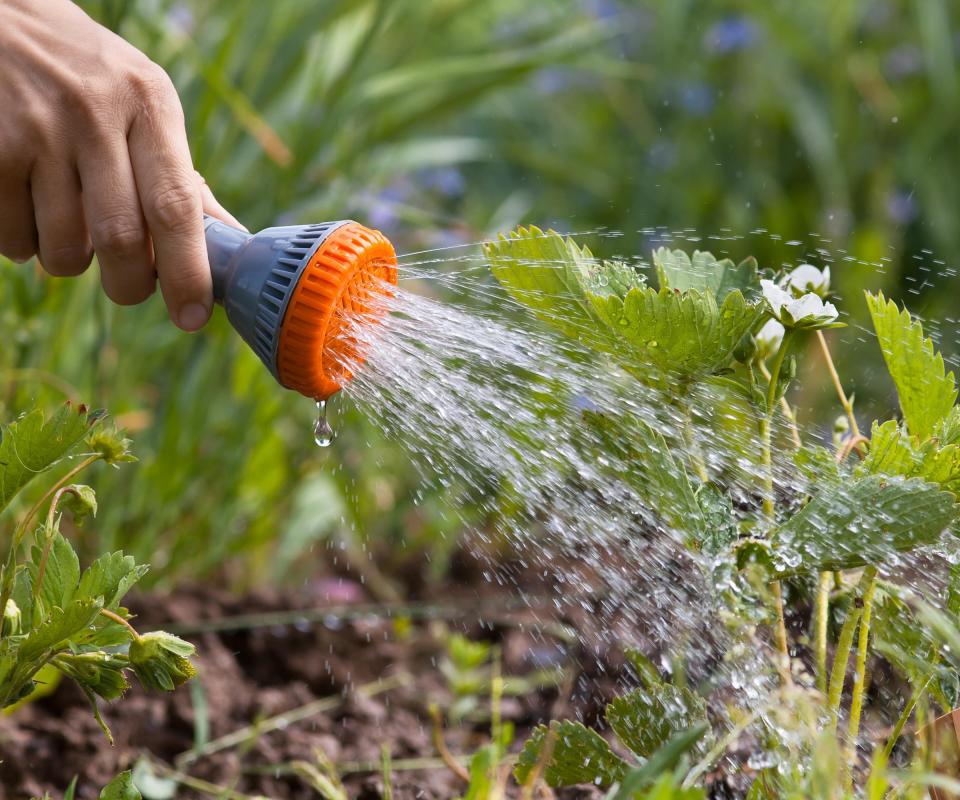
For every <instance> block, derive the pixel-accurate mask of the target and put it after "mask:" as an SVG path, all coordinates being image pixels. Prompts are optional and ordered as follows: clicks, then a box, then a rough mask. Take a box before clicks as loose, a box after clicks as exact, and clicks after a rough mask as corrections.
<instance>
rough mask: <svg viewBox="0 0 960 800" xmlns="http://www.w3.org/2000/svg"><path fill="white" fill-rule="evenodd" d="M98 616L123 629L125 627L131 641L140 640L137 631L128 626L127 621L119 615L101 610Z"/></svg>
mask: <svg viewBox="0 0 960 800" xmlns="http://www.w3.org/2000/svg"><path fill="white" fill-rule="evenodd" d="M100 615H101V616H104V617H106V618H107V619H109V620H112V621H113V622H116V623H119V624H120V625H123V627H125V628H126V629H127V630H128V631H130V636H131V637H133V641H135V642H139V641H140V639H141V638H142V637H141V636H140V634H139V633H137V629H136V628H134V627H133V625H131V624H130V622H129V620H125V619H124V618H123V617H121V616H120V615H119V614H114V613H113V612H112V611H110V609H107V608H101V609H100Z"/></svg>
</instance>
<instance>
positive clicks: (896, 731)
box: [883, 675, 933, 761]
mask: <svg viewBox="0 0 960 800" xmlns="http://www.w3.org/2000/svg"><path fill="white" fill-rule="evenodd" d="M932 680H933V675H931V676H930V677H929V678H927V679H926V680H925V681H924V682H923V685H921V686H918V687H917V688H916V689H914V690H913V694H911V695H910V699H909V700H907V704H906V705H905V706H904V707H903V711H901V712H900V717H899V718H898V719H897V723H896V725H894V726H893V730H892V731H891V732H890V736H889V738H888V739H887V743H886V744H885V745H884V746H883V760H884V761H886V760H888V759H889V758H890V754H891V753H892V752H893V748H894V747H896V745H897V742H898V741H899V740H900V734H902V733H903V729H904V728H905V727H906V726H907V721H908V720H909V719H910V715H911V714H912V713H913V709H915V708H916V707H917V702H918V701H919V700H920V698H921V697H922V696H923V693H924V692H926V691H927V687H928V686H929V685H930V682H931V681H932Z"/></svg>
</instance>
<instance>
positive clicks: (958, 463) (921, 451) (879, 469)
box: [858, 420, 960, 493]
mask: <svg viewBox="0 0 960 800" xmlns="http://www.w3.org/2000/svg"><path fill="white" fill-rule="evenodd" d="M864 472H872V473H877V474H883V475H903V476H904V477H908V478H910V477H918V478H923V479H924V480H926V481H929V482H930V483H936V484H938V485H940V486H942V487H943V488H945V489H948V490H951V491H953V492H954V493H956V492H957V489H958V488H960V445H958V444H947V445H943V446H941V444H940V441H939V440H938V439H937V438H936V437H933V438H931V439H927V440H926V441H925V442H923V444H919V443H918V439H917V437H916V436H911V435H910V434H909V433H908V432H907V431H906V430H905V429H904V428H903V426H902V425H901V424H900V423H898V422H897V421H896V420H888V421H887V422H884V423H883V424H882V425H881V424H879V423H877V422H874V423H873V428H872V430H871V434H870V451H869V452H868V453H867V456H866V457H865V458H864V459H863V461H862V463H861V465H860V467H859V469H858V473H861V474H862V473H864Z"/></svg>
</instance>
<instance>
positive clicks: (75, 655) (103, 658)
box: [0, 404, 195, 737]
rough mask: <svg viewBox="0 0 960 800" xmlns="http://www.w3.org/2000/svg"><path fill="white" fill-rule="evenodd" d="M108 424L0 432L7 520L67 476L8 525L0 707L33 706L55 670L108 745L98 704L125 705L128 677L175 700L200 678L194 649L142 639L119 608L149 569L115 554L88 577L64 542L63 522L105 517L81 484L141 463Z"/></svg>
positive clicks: (65, 414)
mask: <svg viewBox="0 0 960 800" xmlns="http://www.w3.org/2000/svg"><path fill="white" fill-rule="evenodd" d="M102 417H103V415H102V414H99V413H89V412H88V411H87V410H86V408H84V407H83V406H80V407H75V406H73V405H71V404H67V405H64V406H63V407H61V408H60V409H59V411H57V413H55V414H53V415H52V416H50V417H49V418H48V417H46V416H45V415H44V414H43V412H42V411H39V410H36V411H32V412H30V413H27V414H25V415H23V416H21V417H20V418H19V419H17V420H16V421H15V422H13V423H11V424H9V425H7V426H5V427H4V428H2V431H0V512H3V511H4V510H5V509H7V508H8V507H10V506H11V505H12V503H13V502H14V501H15V499H17V498H18V496H19V495H20V493H21V491H22V490H24V489H25V488H26V487H27V486H28V485H29V484H31V483H32V482H34V481H36V480H37V479H38V478H39V477H40V476H41V475H44V474H50V473H51V471H53V470H57V473H56V474H58V475H59V477H58V478H56V479H55V480H52V481H50V485H49V486H48V487H47V488H46V491H45V492H43V494H42V495H41V497H40V498H39V500H37V501H36V502H35V503H33V504H32V505H30V506H28V507H27V508H26V509H25V510H23V511H22V512H21V513H20V514H19V515H16V516H15V517H14V521H13V522H12V523H11V524H10V525H8V527H10V528H12V531H11V535H10V538H9V541H10V545H9V549H8V552H7V555H6V559H5V562H4V563H3V566H2V568H0V608H2V609H3V625H2V629H0V707H4V708H5V707H8V706H12V705H14V704H16V703H18V702H21V701H23V700H24V699H25V698H28V697H29V696H30V695H31V693H32V692H33V691H34V690H35V689H37V687H38V673H40V672H41V670H45V672H44V674H45V675H49V674H50V671H51V668H52V669H53V670H55V671H56V672H59V673H61V674H63V675H65V676H67V677H69V678H71V679H73V680H74V681H76V683H77V684H78V685H79V686H80V688H81V689H82V690H83V692H84V694H85V695H86V696H87V697H88V698H89V700H90V703H91V706H92V708H93V713H94V714H95V716H96V718H97V720H98V722H99V723H100V725H101V727H102V728H103V730H104V733H105V734H106V735H107V737H110V731H109V728H108V727H107V725H106V723H105V722H104V720H103V718H102V716H101V715H100V711H99V707H98V700H99V699H103V700H107V701H112V700H116V699H118V698H119V697H120V696H121V695H123V693H124V692H125V691H126V690H127V688H128V687H129V682H128V678H127V676H128V674H129V673H133V674H134V675H136V677H137V678H138V679H139V681H140V682H141V683H142V684H143V685H144V686H145V687H147V688H149V689H162V690H166V691H170V690H173V689H174V688H176V687H177V686H180V685H181V684H182V683H184V682H185V681H187V680H189V679H190V678H191V677H192V676H193V675H194V674H195V669H194V667H193V665H192V663H191V662H190V657H191V656H192V655H193V653H194V648H193V645H191V644H189V643H188V642H185V641H183V640H182V639H178V638H177V637H175V636H172V635H170V634H168V633H163V632H160V631H157V632H149V633H144V634H140V633H139V632H137V630H136V629H135V628H134V627H133V625H132V623H131V615H130V613H129V612H128V611H127V609H125V608H124V607H123V606H122V605H121V603H122V601H123V597H124V595H125V594H126V593H127V591H128V590H129V589H130V588H131V587H132V586H133V585H134V584H135V583H136V582H137V581H138V580H139V579H140V578H141V577H142V576H143V574H144V573H145V572H146V571H147V567H146V566H143V565H139V564H136V563H135V562H134V559H133V558H132V557H130V556H126V555H124V554H123V553H122V552H114V553H108V554H105V555H103V556H101V557H100V558H98V559H96V560H95V561H94V562H93V563H92V564H90V565H89V566H88V567H87V568H86V569H84V570H81V568H80V562H79V559H78V557H77V554H76V552H75V551H74V549H73V547H72V546H71V544H70V542H69V541H68V540H67V539H66V537H64V535H63V534H62V533H61V524H62V520H63V517H64V515H65V514H69V515H70V516H72V518H73V522H74V524H81V523H82V522H83V520H84V519H85V518H86V517H89V516H92V515H95V514H96V512H97V499H96V496H95V494H94V492H93V490H92V489H91V488H90V487H89V486H84V485H81V484H78V483H75V482H74V481H75V480H76V479H77V478H78V477H79V476H80V474H81V473H83V472H84V471H86V470H87V469H89V468H90V467H92V466H93V465H94V464H96V463H98V462H102V463H104V464H107V465H112V466H117V465H120V464H122V463H124V462H129V461H134V460H135V459H134V457H133V456H132V455H131V454H130V452H129V442H128V441H127V440H126V439H124V438H123V437H122V436H121V435H120V434H119V433H118V432H117V431H116V430H113V429H110V428H108V427H106V426H105V425H104V424H103V419H102ZM64 466H67V467H68V468H66V469H65V470H64ZM54 674H56V673H54Z"/></svg>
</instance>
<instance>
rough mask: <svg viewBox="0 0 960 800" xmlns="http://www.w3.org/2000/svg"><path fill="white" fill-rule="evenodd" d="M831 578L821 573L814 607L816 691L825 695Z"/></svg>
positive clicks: (826, 573) (827, 574)
mask: <svg viewBox="0 0 960 800" xmlns="http://www.w3.org/2000/svg"><path fill="white" fill-rule="evenodd" d="M832 583H833V577H832V576H831V574H830V573H829V572H821V573H820V577H819V580H818V582H817V600H816V605H815V607H814V614H815V616H814V624H813V630H814V640H815V641H814V651H815V653H816V660H817V689H819V690H820V691H821V692H823V694H826V693H827V623H828V622H829V619H830V587H831V584H832Z"/></svg>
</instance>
